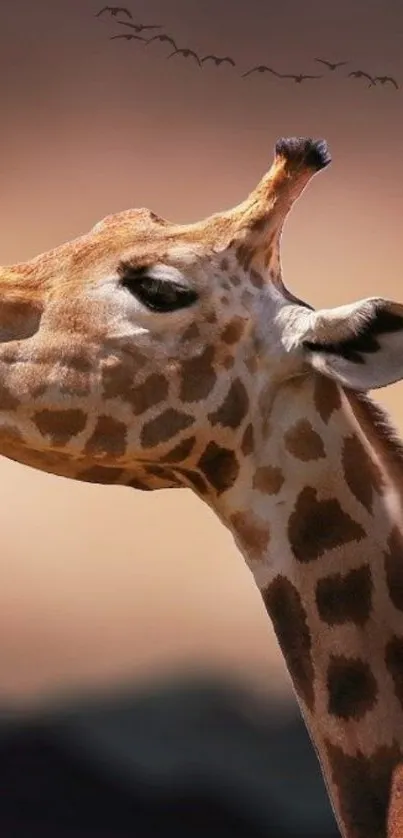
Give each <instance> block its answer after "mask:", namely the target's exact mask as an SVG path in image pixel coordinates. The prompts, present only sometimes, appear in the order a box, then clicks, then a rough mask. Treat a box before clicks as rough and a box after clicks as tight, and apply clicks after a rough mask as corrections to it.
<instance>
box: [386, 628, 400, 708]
mask: <svg viewBox="0 0 403 838" xmlns="http://www.w3.org/2000/svg"><path fill="white" fill-rule="evenodd" d="M385 663H386V666H387V669H388V671H389V673H390V675H391V677H392V680H393V685H394V688H395V693H396V697H397V698H398V700H399V701H400V704H401V705H402V707H403V637H398V636H397V635H396V634H395V635H394V636H393V637H392V638H391V640H389V642H388V643H387V645H386V649H385Z"/></svg>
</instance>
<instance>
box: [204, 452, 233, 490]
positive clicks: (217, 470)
mask: <svg viewBox="0 0 403 838" xmlns="http://www.w3.org/2000/svg"><path fill="white" fill-rule="evenodd" d="M198 467H199V469H200V470H201V471H202V473H203V474H204V476H205V477H206V478H207V480H208V481H209V483H210V484H211V486H213V488H214V489H215V490H216V492H217V494H221V493H222V492H225V491H226V489H229V488H230V487H231V486H233V485H234V483H235V480H236V479H237V477H238V474H239V463H238V460H237V458H236V456H235V453H234V451H231V450H230V449H228V448H222V447H221V446H220V445H217V443H216V442H209V443H208V445H207V447H206V448H205V450H204V452H203V454H202V456H201V457H200V459H199V462H198Z"/></svg>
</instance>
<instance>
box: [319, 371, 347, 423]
mask: <svg viewBox="0 0 403 838" xmlns="http://www.w3.org/2000/svg"><path fill="white" fill-rule="evenodd" d="M314 403H315V407H316V410H317V411H318V413H319V416H320V418H321V419H322V420H323V422H325V423H326V424H327V423H328V421H329V419H330V417H331V415H332V413H334V411H335V410H339V408H340V407H341V396H340V390H339V386H338V384H336V382H335V381H332V379H331V378H327V376H325V375H315V386H314Z"/></svg>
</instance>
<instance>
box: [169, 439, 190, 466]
mask: <svg viewBox="0 0 403 838" xmlns="http://www.w3.org/2000/svg"><path fill="white" fill-rule="evenodd" d="M195 444H196V437H195V436H190V437H188V438H187V439H182V441H181V442H179V443H178V445H175V448H172V449H171V450H170V451H168V453H167V454H164V455H163V457H162V459H163V460H164V462H166V463H181V462H183V460H186V459H187V457H188V456H189V454H191V452H192V451H193V448H194V447H195Z"/></svg>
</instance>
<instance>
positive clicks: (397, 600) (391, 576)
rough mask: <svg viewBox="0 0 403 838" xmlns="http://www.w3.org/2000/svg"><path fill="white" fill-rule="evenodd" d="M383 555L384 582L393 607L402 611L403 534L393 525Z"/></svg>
mask: <svg viewBox="0 0 403 838" xmlns="http://www.w3.org/2000/svg"><path fill="white" fill-rule="evenodd" d="M384 556H385V575H386V584H387V586H388V592H389V596H390V599H391V601H392V602H393V605H394V606H395V608H398V609H399V611H403V536H402V533H401V532H400V530H399V529H398V528H397V527H393V529H392V532H391V534H390V536H389V538H388V552H387V553H385V554H384Z"/></svg>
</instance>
